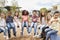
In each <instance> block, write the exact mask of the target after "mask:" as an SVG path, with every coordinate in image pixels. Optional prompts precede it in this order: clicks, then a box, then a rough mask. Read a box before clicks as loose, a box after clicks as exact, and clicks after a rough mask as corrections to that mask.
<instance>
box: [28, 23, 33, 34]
mask: <svg viewBox="0 0 60 40" xmlns="http://www.w3.org/2000/svg"><path fill="white" fill-rule="evenodd" d="M33 25H34V22H32V23H31V26H30V27H29V33H31V31H32V26H33Z"/></svg>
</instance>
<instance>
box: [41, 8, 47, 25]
mask: <svg viewBox="0 0 60 40" xmlns="http://www.w3.org/2000/svg"><path fill="white" fill-rule="evenodd" d="M40 24H41V25H46V24H47V10H44V8H42V9H41V10H40Z"/></svg>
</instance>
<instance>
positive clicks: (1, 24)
mask: <svg viewBox="0 0 60 40" xmlns="http://www.w3.org/2000/svg"><path fill="white" fill-rule="evenodd" d="M0 27H6V21H5V19H3V18H0Z"/></svg>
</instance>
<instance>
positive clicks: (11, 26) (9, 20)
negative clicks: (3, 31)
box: [6, 11, 16, 38]
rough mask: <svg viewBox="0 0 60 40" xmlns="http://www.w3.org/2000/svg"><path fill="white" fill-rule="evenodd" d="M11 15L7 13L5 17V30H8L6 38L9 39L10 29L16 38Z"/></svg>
mask: <svg viewBox="0 0 60 40" xmlns="http://www.w3.org/2000/svg"><path fill="white" fill-rule="evenodd" d="M11 15H12V13H11V12H10V11H9V12H8V16H7V17H6V24H7V28H8V37H9V38H10V37H11V36H10V29H11V28H12V29H13V34H14V36H16V30H15V25H14V22H13V17H12V16H11Z"/></svg>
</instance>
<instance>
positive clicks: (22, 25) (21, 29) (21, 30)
mask: <svg viewBox="0 0 60 40" xmlns="http://www.w3.org/2000/svg"><path fill="white" fill-rule="evenodd" d="M21 25H22V29H21V31H22V32H21V35H23V30H24V22H22V24H21Z"/></svg>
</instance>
